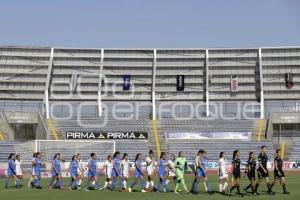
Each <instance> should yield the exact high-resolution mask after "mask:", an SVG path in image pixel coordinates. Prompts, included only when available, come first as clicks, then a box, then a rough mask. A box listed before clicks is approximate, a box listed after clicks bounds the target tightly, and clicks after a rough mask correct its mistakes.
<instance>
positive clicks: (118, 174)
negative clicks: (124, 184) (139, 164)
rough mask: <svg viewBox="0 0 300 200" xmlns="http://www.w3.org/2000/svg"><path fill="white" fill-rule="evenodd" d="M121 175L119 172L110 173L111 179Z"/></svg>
mask: <svg viewBox="0 0 300 200" xmlns="http://www.w3.org/2000/svg"><path fill="white" fill-rule="evenodd" d="M121 175H122V173H121V172H119V171H116V170H114V169H113V170H112V171H111V176H112V177H117V176H121Z"/></svg>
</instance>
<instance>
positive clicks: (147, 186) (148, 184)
mask: <svg viewBox="0 0 300 200" xmlns="http://www.w3.org/2000/svg"><path fill="white" fill-rule="evenodd" d="M149 187H150V182H149V181H147V182H146V188H147V189H148V188H149Z"/></svg>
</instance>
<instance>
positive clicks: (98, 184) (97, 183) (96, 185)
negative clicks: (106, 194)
mask: <svg viewBox="0 0 300 200" xmlns="http://www.w3.org/2000/svg"><path fill="white" fill-rule="evenodd" d="M95 187H96V188H97V189H99V188H100V183H99V181H96V184H95Z"/></svg>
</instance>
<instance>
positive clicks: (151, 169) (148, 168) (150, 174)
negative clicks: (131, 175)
mask: <svg viewBox="0 0 300 200" xmlns="http://www.w3.org/2000/svg"><path fill="white" fill-rule="evenodd" d="M146 171H147V175H148V176H152V175H153V173H154V169H153V167H152V168H151V167H147V168H146Z"/></svg>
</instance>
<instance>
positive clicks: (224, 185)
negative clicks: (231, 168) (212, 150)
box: [218, 151, 228, 194]
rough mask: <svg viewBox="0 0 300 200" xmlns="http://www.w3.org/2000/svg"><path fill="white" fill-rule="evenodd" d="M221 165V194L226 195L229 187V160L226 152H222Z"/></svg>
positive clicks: (219, 172)
mask: <svg viewBox="0 0 300 200" xmlns="http://www.w3.org/2000/svg"><path fill="white" fill-rule="evenodd" d="M218 164H219V171H218V175H219V192H220V193H221V194H225V190H226V188H227V186H228V172H227V159H226V154H225V152H223V151H222V152H220V159H219V161H218Z"/></svg>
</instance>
